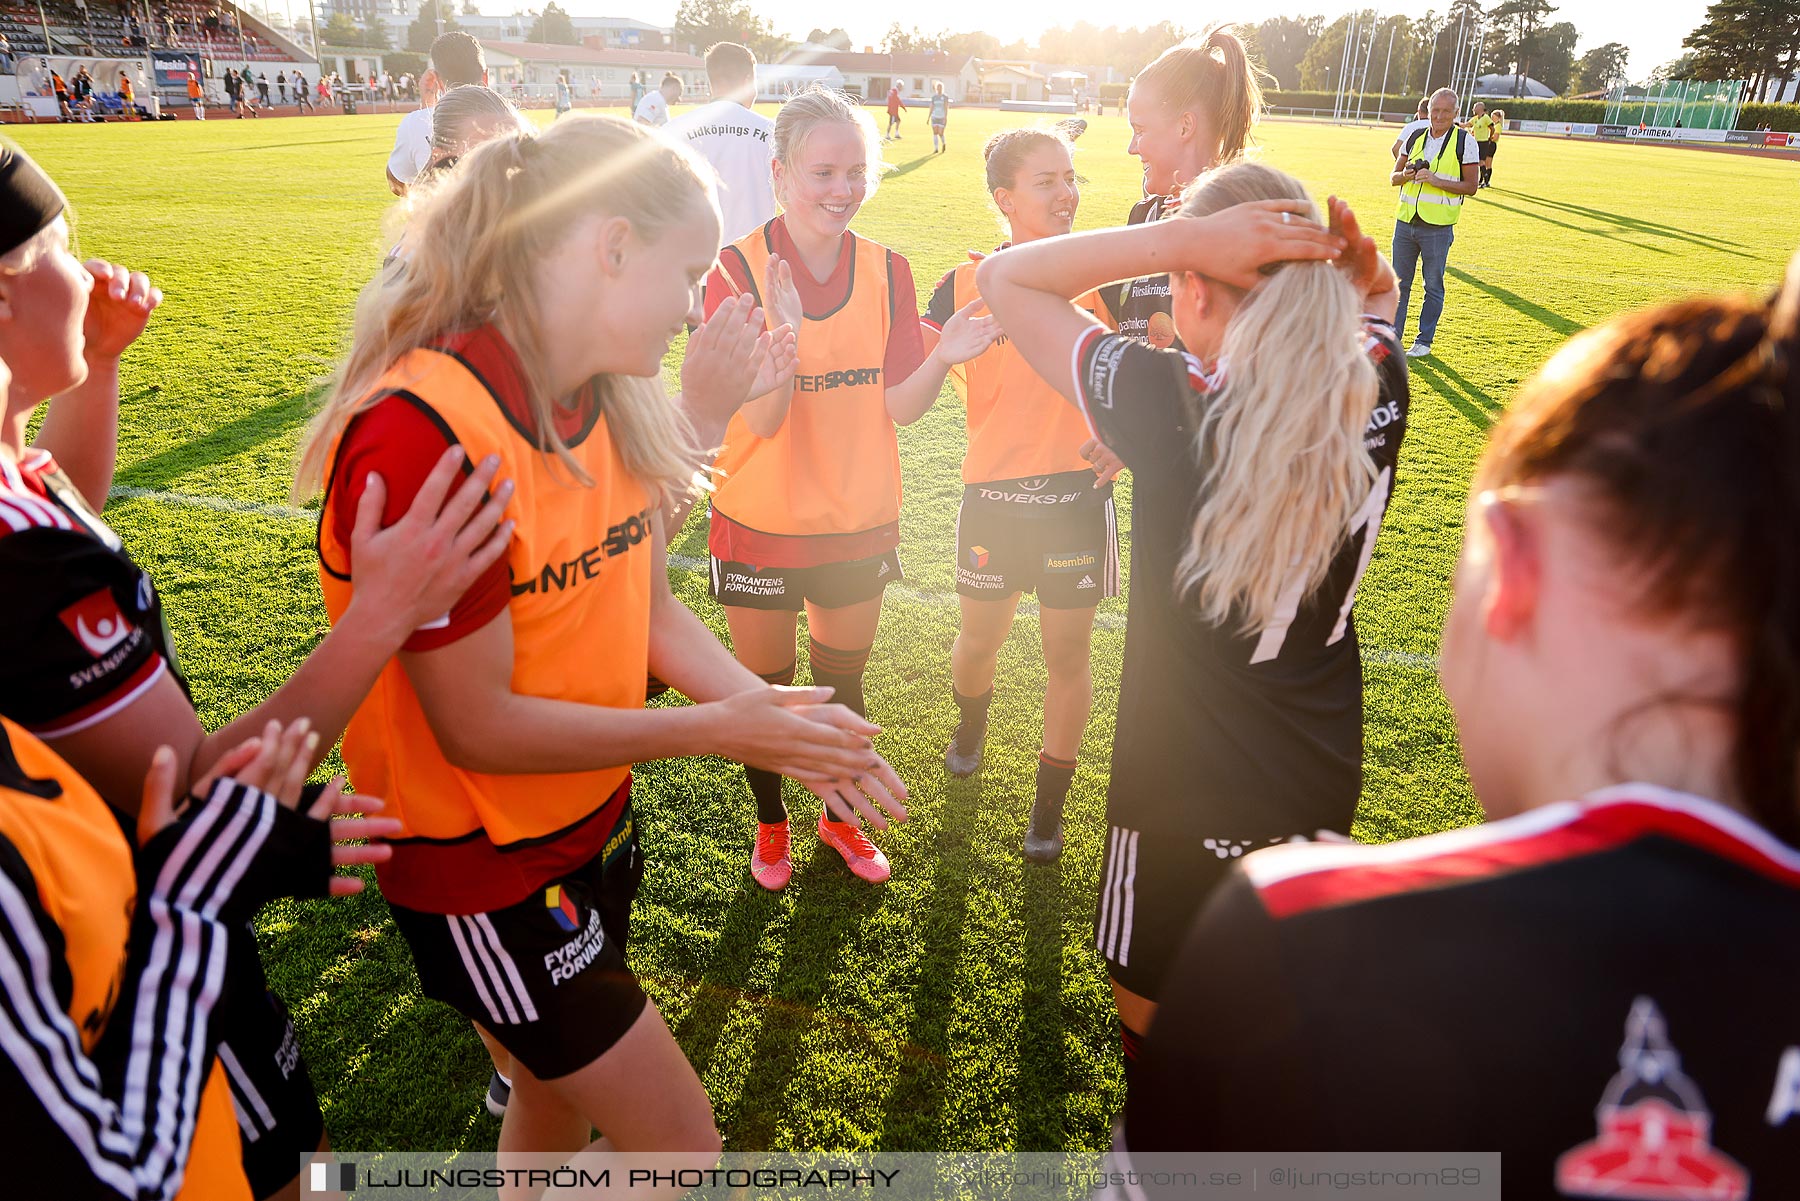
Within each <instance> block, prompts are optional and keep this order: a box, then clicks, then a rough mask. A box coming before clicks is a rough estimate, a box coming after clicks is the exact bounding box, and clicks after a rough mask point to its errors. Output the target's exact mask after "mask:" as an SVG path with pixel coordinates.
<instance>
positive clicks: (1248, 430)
mask: <svg viewBox="0 0 1800 1201" xmlns="http://www.w3.org/2000/svg"><path fill="white" fill-rule="evenodd" d="M1279 199H1289V200H1307V201H1310V199H1311V198H1310V197H1308V196H1307V194H1306V189H1305V188H1304V187H1302V186H1301V184H1300V182H1299V181H1298V180H1296V179H1294V178H1293V177H1292V176H1290V175H1286V174H1284V173H1282V172H1280V171H1276V170H1274V169H1273V168H1270V167H1266V166H1262V165H1260V164H1255V163H1239V164H1236V165H1234V166H1230V167H1223V168H1221V169H1219V170H1217V171H1214V172H1211V173H1210V174H1207V175H1204V176H1202V177H1201V178H1200V179H1199V180H1197V181H1195V183H1194V185H1193V186H1192V187H1191V188H1190V189H1189V190H1188V193H1187V196H1186V197H1185V198H1184V200H1183V202H1182V206H1181V215H1182V216H1184V217H1197V216H1205V215H1207V214H1210V213H1215V212H1218V211H1219V210H1221V209H1225V208H1229V207H1231V206H1232V205H1235V204H1242V203H1244V202H1245V201H1251V200H1279ZM1361 307H1362V298H1361V297H1360V296H1358V295H1357V293H1356V290H1355V289H1354V288H1353V287H1352V286H1351V285H1350V283H1349V282H1348V281H1347V280H1346V279H1344V277H1343V275H1342V273H1340V272H1339V271H1338V270H1337V268H1335V267H1333V266H1332V265H1331V264H1329V263H1287V264H1285V265H1283V266H1281V267H1280V268H1278V269H1277V270H1276V271H1275V273H1274V274H1273V275H1272V276H1270V277H1269V278H1268V279H1267V280H1265V281H1264V282H1263V283H1261V284H1259V285H1257V286H1256V287H1255V288H1254V289H1252V290H1251V291H1250V292H1249V293H1248V294H1247V295H1246V296H1245V298H1244V300H1243V302H1242V303H1241V304H1240V305H1239V307H1238V309H1237V312H1236V313H1234V314H1233V315H1232V317H1231V320H1230V322H1229V324H1228V325H1227V326H1226V329H1225V337H1224V342H1223V345H1222V348H1221V353H1220V362H1221V364H1222V365H1223V367H1224V375H1225V383H1224V387H1223V390H1222V391H1220V392H1219V393H1217V394H1215V395H1213V396H1211V397H1209V398H1208V399H1207V403H1206V410H1205V414H1204V416H1203V418H1202V420H1201V423H1200V429H1199V433H1198V435H1197V436H1196V439H1195V453H1196V454H1197V455H1198V456H1199V458H1200V461H1201V462H1202V463H1203V464H1206V475H1205V479H1204V483H1203V486H1202V492H1201V497H1202V499H1201V502H1200V507H1199V509H1198V511H1197V513H1196V515H1195V518H1194V525H1193V530H1192V532H1191V533H1190V535H1189V539H1188V547H1187V550H1186V552H1185V553H1184V554H1183V555H1182V558H1181V563H1180V565H1179V567H1178V568H1177V569H1176V588H1177V591H1178V592H1179V593H1181V594H1182V595H1184V596H1192V597H1193V598H1194V599H1195V601H1196V603H1197V604H1198V606H1199V609H1200V615H1201V616H1202V617H1203V618H1204V619H1205V620H1207V621H1209V622H1211V623H1213V624H1216V625H1225V624H1227V623H1228V622H1232V621H1236V622H1237V623H1239V628H1240V629H1241V631H1242V632H1244V633H1250V632H1253V631H1256V630H1260V629H1263V628H1264V627H1266V626H1268V625H1270V624H1271V622H1272V621H1273V620H1274V619H1275V618H1276V617H1277V615H1278V613H1279V612H1280V610H1281V609H1282V608H1283V601H1284V599H1285V600H1286V601H1287V604H1289V605H1291V604H1292V603H1293V600H1294V598H1297V597H1305V596H1307V595H1310V594H1311V593H1312V591H1313V590H1314V589H1315V588H1317V587H1318V586H1319V584H1320V583H1321V582H1322V581H1323V580H1324V578H1325V573H1326V571H1327V570H1328V569H1329V568H1330V566H1331V560H1332V558H1333V556H1334V555H1335V554H1336V553H1337V550H1338V547H1339V546H1340V545H1341V544H1342V543H1343V541H1344V539H1345V538H1346V537H1348V536H1349V533H1350V528H1351V523H1352V522H1353V521H1354V520H1355V517H1356V514H1357V512H1358V510H1359V509H1360V508H1361V506H1362V504H1363V502H1364V500H1365V499H1366V497H1367V495H1368V492H1369V489H1370V487H1371V486H1372V485H1373V484H1374V482H1375V479H1376V471H1375V465H1374V461H1373V460H1372V459H1371V458H1370V456H1369V453H1368V451H1367V450H1366V449H1365V448H1364V446H1363V434H1364V430H1365V429H1366V427H1367V426H1368V422H1369V417H1370V415H1371V413H1373V411H1374V408H1375V402H1376V391H1377V386H1376V379H1375V368H1374V365H1373V364H1372V363H1371V362H1370V361H1369V356H1368V354H1367V353H1366V351H1365V350H1364V348H1363V338H1364V334H1363V331H1362V322H1361V319H1360V318H1361Z"/></svg>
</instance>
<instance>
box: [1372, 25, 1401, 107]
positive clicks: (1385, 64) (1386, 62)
mask: <svg viewBox="0 0 1800 1201" xmlns="http://www.w3.org/2000/svg"><path fill="white" fill-rule="evenodd" d="M1399 30H1400V26H1399V25H1398V24H1394V25H1389V26H1388V52H1387V57H1386V58H1385V59H1383V60H1382V62H1381V92H1380V96H1381V97H1382V99H1384V100H1385V99H1386V98H1387V81H1388V68H1389V67H1391V66H1393V65H1394V34H1396V33H1398V32H1399ZM1375 120H1377V121H1380V120H1381V108H1380V101H1377V102H1376V110H1375Z"/></svg>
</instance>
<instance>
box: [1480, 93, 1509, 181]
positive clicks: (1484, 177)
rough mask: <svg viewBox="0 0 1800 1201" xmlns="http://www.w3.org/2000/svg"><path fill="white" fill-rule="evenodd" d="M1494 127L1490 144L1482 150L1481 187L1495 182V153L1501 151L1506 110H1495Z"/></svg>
mask: <svg viewBox="0 0 1800 1201" xmlns="http://www.w3.org/2000/svg"><path fill="white" fill-rule="evenodd" d="M1493 116H1494V127H1493V129H1492V130H1491V131H1489V133H1488V144H1487V145H1486V146H1484V147H1483V148H1482V151H1483V153H1482V159H1481V186H1482V187H1484V188H1485V187H1489V186H1491V185H1492V184H1493V182H1494V152H1495V151H1497V150H1499V149H1500V134H1501V133H1502V132H1503V131H1504V130H1505V129H1506V110H1505V109H1503V108H1497V109H1495V110H1494V113H1493Z"/></svg>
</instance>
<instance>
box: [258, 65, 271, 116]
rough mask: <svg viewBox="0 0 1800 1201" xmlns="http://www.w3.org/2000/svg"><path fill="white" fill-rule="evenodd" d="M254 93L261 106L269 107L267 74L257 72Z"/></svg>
mask: <svg viewBox="0 0 1800 1201" xmlns="http://www.w3.org/2000/svg"><path fill="white" fill-rule="evenodd" d="M256 93H257V95H258V96H260V97H261V98H262V106H263V107H264V108H268V107H269V73H268V72H267V71H262V72H259V73H258V74H257V76H256Z"/></svg>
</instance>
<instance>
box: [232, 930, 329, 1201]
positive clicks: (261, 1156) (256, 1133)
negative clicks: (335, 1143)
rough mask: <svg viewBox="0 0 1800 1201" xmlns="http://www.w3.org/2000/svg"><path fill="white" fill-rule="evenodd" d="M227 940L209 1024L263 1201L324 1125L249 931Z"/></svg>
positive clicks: (287, 1177)
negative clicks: (219, 994)
mask: <svg viewBox="0 0 1800 1201" xmlns="http://www.w3.org/2000/svg"><path fill="white" fill-rule="evenodd" d="M227 939H228V941H229V950H228V952H227V955H226V961H225V962H226V968H225V1001H224V1004H223V1005H221V1006H220V1007H219V1008H218V1010H217V1011H216V1012H215V1014H214V1019H213V1020H214V1025H215V1029H217V1031H218V1034H219V1039H220V1042H219V1062H220V1064H221V1065H223V1066H224V1068H225V1078H226V1080H227V1081H228V1082H229V1083H230V1085H231V1102H232V1108H234V1109H235V1110H237V1120H238V1134H239V1136H240V1139H241V1141H242V1143H243V1149H244V1175H245V1176H246V1177H248V1179H249V1181H250V1191H251V1193H252V1194H253V1195H254V1196H257V1197H268V1196H271V1195H273V1194H274V1193H277V1192H279V1191H281V1189H282V1188H283V1187H284V1186H286V1185H287V1184H289V1183H291V1182H292V1181H293V1179H294V1178H295V1177H296V1176H298V1175H299V1174H300V1157H301V1156H302V1155H307V1154H310V1153H312V1152H313V1151H316V1150H318V1147H319V1142H320V1140H321V1139H323V1138H324V1137H325V1118H324V1115H323V1114H321V1113H320V1112H319V1096H318V1094H317V1093H316V1092H314V1091H313V1083H312V1078H311V1077H310V1076H309V1075H308V1074H307V1071H306V1064H305V1063H304V1062H302V1060H301V1058H300V1040H299V1038H298V1037H297V1036H296V1035H295V1033H294V1023H293V1020H292V1019H291V1018H289V1017H288V1011H287V1006H285V1005H283V1004H282V1003H281V999H280V998H279V997H277V996H276V995H275V994H274V993H272V992H270V991H269V982H268V980H267V979H265V978H264V976H263V967H262V961H261V960H260V959H258V958H257V955H256V934H255V932H254V931H253V930H252V929H251V928H250V927H249V926H248V925H246V926H242V927H239V928H237V929H235V930H233V931H232V932H231V933H230V934H229V935H227Z"/></svg>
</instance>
